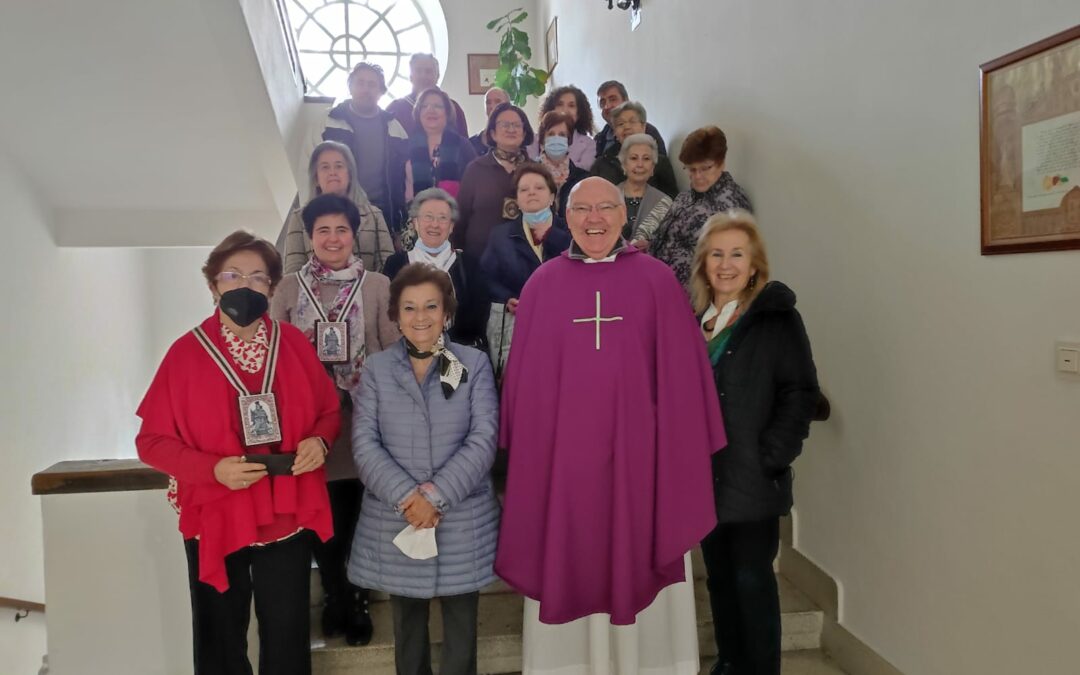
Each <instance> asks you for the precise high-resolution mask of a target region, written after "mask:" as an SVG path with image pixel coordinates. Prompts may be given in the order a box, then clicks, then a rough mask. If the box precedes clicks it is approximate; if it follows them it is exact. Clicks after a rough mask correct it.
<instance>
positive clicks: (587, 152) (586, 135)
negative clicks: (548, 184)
mask: <svg viewBox="0 0 1080 675" xmlns="http://www.w3.org/2000/svg"><path fill="white" fill-rule="evenodd" d="M551 112H557V113H562V114H563V115H566V116H567V117H569V122H570V126H569V130H570V132H571V133H570V134H568V135H567V138H568V139H569V140H570V143H569V154H570V161H572V162H573V163H574V164H575V165H577V166H578V167H579V168H581V169H583V170H585V171H588V170H589V169H590V168H591V167H592V164H593V161H594V160H595V159H596V141H595V140H594V139H593V137H592V133H593V111H592V105H590V104H589V97H588V96H586V95H585V92H583V91H581V90H580V89H578V88H577V87H575V86H574V85H572V84H571V85H568V86H565V87H559V88H558V89H555V90H554V91H552V92H551V93H550V94H548V96H547V98H545V99H544V102H543V103H542V104H541V105H540V119H541V121H543V119H544V117H545V116H546V115H547V114H548V113H551ZM543 150H544V142H543V141H542V140H541V141H538V142H537V143H534V144H532V145H530V146H529V156H530V157H540V156H541V153H542V152H543Z"/></svg>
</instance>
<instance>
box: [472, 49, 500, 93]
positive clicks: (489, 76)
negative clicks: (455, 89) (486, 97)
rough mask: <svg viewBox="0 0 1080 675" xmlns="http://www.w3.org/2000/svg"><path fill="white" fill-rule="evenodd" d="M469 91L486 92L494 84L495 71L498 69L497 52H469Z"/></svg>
mask: <svg viewBox="0 0 1080 675" xmlns="http://www.w3.org/2000/svg"><path fill="white" fill-rule="evenodd" d="M468 63H469V93H470V94H486V93H487V90H488V89H491V88H492V87H494V86H495V73H496V71H498V70H499V55H498V54H469V56H468Z"/></svg>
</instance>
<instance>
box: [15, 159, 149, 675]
mask: <svg viewBox="0 0 1080 675" xmlns="http://www.w3.org/2000/svg"><path fill="white" fill-rule="evenodd" d="M0 203H3V204H4V214H3V216H2V218H0V223H2V228H3V232H4V235H5V242H4V243H5V250H6V251H7V252H8V256H7V263H6V264H5V265H3V266H2V267H0V287H2V288H3V289H4V293H2V294H0V314H2V315H3V316H4V317H5V319H4V320H5V327H4V331H3V335H2V337H0V382H2V383H3V386H2V387H0V429H3V431H4V433H3V436H4V442H3V444H2V445H0V453H2V456H3V457H2V459H3V461H2V464H3V471H0V513H2V514H3V517H2V518H0V541H4V542H7V543H6V544H5V545H4V546H2V547H0V595H2V596H7V597H15V598H21V599H24V600H31V601H35V602H43V601H44V583H43V575H42V534H41V510H40V504H39V501H38V498H37V497H33V496H31V494H30V477H31V476H32V475H33V474H34V473H36V472H37V471H40V470H41V469H44V468H46V467H47V466H49V465H51V464H53V463H54V462H57V461H60V460H64V459H77V458H80V459H81V458H98V457H109V456H117V455H119V454H121V453H123V452H124V451H125V450H126V449H128V448H130V447H132V440H133V438H134V434H135V425H134V417H133V415H132V413H133V411H134V409H135V406H136V404H137V402H138V400H139V398H140V397H141V395H142V391H143V389H144V387H145V382H144V379H145V377H146V372H147V367H148V360H147V354H146V351H145V348H144V340H145V337H146V336H147V334H148V333H149V329H148V326H147V325H146V320H145V316H144V309H145V296H144V290H145V289H144V286H143V266H142V258H141V255H140V254H139V252H138V251H134V250H120V249H60V248H57V247H56V246H55V245H54V244H53V242H52V240H51V239H50V237H49V223H50V218H51V213H50V211H49V210H48V209H47V208H46V207H44V206H43V204H42V202H41V201H40V200H39V199H37V198H35V196H34V195H33V193H32V191H31V189H30V188H29V186H28V185H27V183H26V181H25V179H24V177H23V176H22V175H21V173H20V172H19V171H17V170H16V168H15V167H14V165H13V164H11V163H10V162H9V161H8V160H7V159H6V158H5V157H4V156H2V155H0ZM44 652H45V642H44V631H43V630H41V622H40V620H35V621H32V622H27V623H23V622H20V623H19V624H15V623H13V622H11V621H10V620H3V621H0V655H3V656H2V658H0V671H2V672H5V673H15V672H18V673H24V672H36V668H37V666H38V665H40V663H41V655H42V654H43V653H44ZM9 658H11V659H14V660H15V661H16V664H17V665H18V667H17V668H14V667H13V668H8V667H7V664H6V663H5V662H6V661H7V659H9ZM31 666H32V667H33V668H34V670H30V668H31Z"/></svg>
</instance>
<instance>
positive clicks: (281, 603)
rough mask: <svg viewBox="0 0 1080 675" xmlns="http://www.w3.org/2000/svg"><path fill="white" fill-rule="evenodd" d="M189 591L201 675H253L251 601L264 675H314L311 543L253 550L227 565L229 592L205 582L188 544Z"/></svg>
mask: <svg viewBox="0 0 1080 675" xmlns="http://www.w3.org/2000/svg"><path fill="white" fill-rule="evenodd" d="M184 548H185V549H186V550H187V559H188V583H189V585H190V587H191V632H192V637H193V638H194V642H195V645H194V652H195V675H251V673H252V670H251V664H250V663H249V662H248V658H247V647H248V645H247V631H248V622H249V620H250V618H251V617H250V614H251V597H252V594H254V596H255V616H256V617H257V618H258V621H259V675H310V673H311V634H310V631H309V626H310V623H311V616H310V614H309V612H310V611H311V608H310V596H311V582H310V580H311V536H310V534H309V533H308V532H301V533H300V534H297V535H294V536H292V537H290V538H289V539H286V540H285V541H279V542H276V543H273V544H268V545H266V546H250V547H248V548H245V549H243V550H241V551H237V552H235V553H232V554H230V555H228V556H226V558H225V570H226V573H227V574H228V577H229V588H228V589H227V590H226V591H225V592H224V593H219V592H218V591H217V590H216V589H215V588H214V587H213V586H211V585H209V584H206V583H203V582H201V581H199V542H198V541H197V540H195V539H188V540H186V541H185V542H184Z"/></svg>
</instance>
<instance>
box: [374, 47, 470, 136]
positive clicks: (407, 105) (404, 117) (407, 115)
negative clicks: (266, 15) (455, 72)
mask: <svg viewBox="0 0 1080 675" xmlns="http://www.w3.org/2000/svg"><path fill="white" fill-rule="evenodd" d="M409 82H412V93H410V94H409V95H408V96H406V97H404V98H397V99H394V100H393V101H392V102H391V103H390V105H388V106H386V112H388V113H390V114H391V115H393V116H394V118H395V119H397V121H398V122H400V123H401V126H402V127H404V128H405V131H406V132H408V133H409V135H413V134H415V133H417V132H419V131H421V129H420V125H419V124H418V123H417V121H416V120H415V119H414V118H413V107H414V106H415V105H416V97H417V96H419V95H420V94H422V93H423V92H424V90H425V89H431V88H432V87H438V86H439V60H438V59H437V58H435V55H434V54H423V53H417V54H413V55H412V58H410V59H409ZM450 103H451V104H452V105H453V106H454V125H453V130H454V131H457V133H458V135H459V136H461V137H462V138H468V137H469V123H468V122H467V121H466V120H465V111H464V110H462V109H461V106H460V105H458V102H457V101H455V100H454V99H450ZM447 115H449V111H447Z"/></svg>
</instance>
